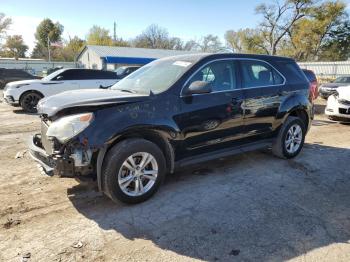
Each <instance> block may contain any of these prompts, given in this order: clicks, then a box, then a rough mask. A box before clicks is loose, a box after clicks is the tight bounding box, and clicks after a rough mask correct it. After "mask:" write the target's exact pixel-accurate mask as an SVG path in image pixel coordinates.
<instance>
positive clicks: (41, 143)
mask: <svg viewBox="0 0 350 262" xmlns="http://www.w3.org/2000/svg"><path fill="white" fill-rule="evenodd" d="M93 120H94V115H93V113H83V114H76V115H70V116H65V117H62V118H60V119H58V120H56V121H54V122H51V123H50V121H49V120H47V119H42V122H41V134H36V135H34V136H32V137H31V138H30V141H29V152H30V155H31V157H32V158H33V159H34V160H35V161H36V162H38V163H39V166H40V168H41V171H43V172H44V173H46V174H47V175H50V176H51V175H58V176H60V177H79V176H87V175H89V174H91V173H92V172H93V166H92V163H91V162H92V155H93V154H92V153H93V152H92V150H91V149H90V148H89V147H88V143H87V140H83V141H79V139H78V138H75V137H76V136H77V135H78V134H79V133H81V132H82V131H83V130H84V129H85V128H87V127H88V126H89V125H90V124H91V123H92V121H93Z"/></svg>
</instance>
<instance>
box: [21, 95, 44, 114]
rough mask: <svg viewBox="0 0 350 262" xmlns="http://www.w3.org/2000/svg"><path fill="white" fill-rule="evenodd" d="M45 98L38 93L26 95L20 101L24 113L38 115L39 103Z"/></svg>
mask: <svg viewBox="0 0 350 262" xmlns="http://www.w3.org/2000/svg"><path fill="white" fill-rule="evenodd" d="M42 98H43V96H42V95H41V94H39V93H37V92H27V93H24V94H23V95H22V97H21V99H20V101H19V103H20V105H21V107H22V108H23V110H24V111H26V112H29V113H36V112H37V108H36V106H37V105H38V102H39V100H40V99H42Z"/></svg>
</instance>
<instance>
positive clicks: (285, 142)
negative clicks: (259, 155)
mask: <svg viewBox="0 0 350 262" xmlns="http://www.w3.org/2000/svg"><path fill="white" fill-rule="evenodd" d="M305 134H306V127H305V124H304V122H303V121H302V120H301V119H300V118H298V117H294V116H289V117H288V118H287V120H286V122H285V123H284V124H283V126H282V127H281V129H280V131H279V133H278V136H277V138H276V140H275V141H274V143H273V145H272V153H273V154H274V155H275V156H277V157H279V158H284V159H290V158H293V157H296V156H297V155H298V154H299V153H300V151H301V149H302V148H303V146H304V141H305Z"/></svg>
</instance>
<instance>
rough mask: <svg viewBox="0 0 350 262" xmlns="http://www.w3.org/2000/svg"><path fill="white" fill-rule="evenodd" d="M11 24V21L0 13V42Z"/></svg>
mask: <svg viewBox="0 0 350 262" xmlns="http://www.w3.org/2000/svg"><path fill="white" fill-rule="evenodd" d="M11 24H12V20H11V18H9V17H6V16H5V14H4V13H0V40H1V39H2V38H3V37H4V34H5V33H6V31H7V30H8V29H9V27H10V25H11Z"/></svg>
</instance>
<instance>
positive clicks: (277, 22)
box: [255, 0, 314, 55]
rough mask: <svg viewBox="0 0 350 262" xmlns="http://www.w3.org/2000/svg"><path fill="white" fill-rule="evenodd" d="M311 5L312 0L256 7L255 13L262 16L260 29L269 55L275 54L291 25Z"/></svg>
mask: <svg viewBox="0 0 350 262" xmlns="http://www.w3.org/2000/svg"><path fill="white" fill-rule="evenodd" d="M313 3H314V0H284V1H283V2H282V1H280V0H274V3H273V4H271V5H266V4H261V5H259V6H257V7H256V9H255V11H256V13H257V14H260V15H262V16H263V21H262V23H261V24H260V29H261V32H262V37H263V38H264V40H265V43H266V45H267V46H266V48H267V49H268V51H269V53H270V54H271V55H275V54H276V53H277V47H278V44H279V43H280V42H281V40H282V39H283V38H284V37H285V36H286V35H287V34H288V32H289V31H290V29H291V28H292V27H293V25H294V24H295V23H296V22H297V21H298V20H300V19H301V18H303V17H304V16H305V15H306V14H307V12H308V9H309V8H310V7H311V6H312V4H313Z"/></svg>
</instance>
